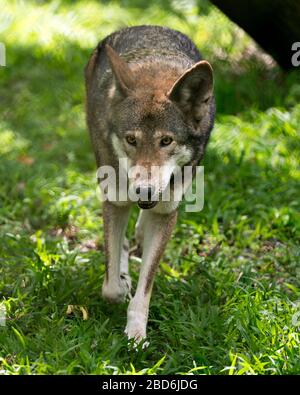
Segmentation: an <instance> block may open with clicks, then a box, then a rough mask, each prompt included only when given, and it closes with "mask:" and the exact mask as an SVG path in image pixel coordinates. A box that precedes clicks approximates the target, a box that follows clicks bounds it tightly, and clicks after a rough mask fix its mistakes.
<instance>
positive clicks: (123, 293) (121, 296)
mask: <svg viewBox="0 0 300 395" xmlns="http://www.w3.org/2000/svg"><path fill="white" fill-rule="evenodd" d="M130 290H131V278H130V276H129V274H125V273H122V274H121V275H120V279H119V283H118V284H110V283H109V282H106V281H104V283H103V286H102V297H103V298H104V299H105V300H107V301H108V302H109V303H123V302H125V300H126V297H127V296H128V297H129V299H131V294H130Z"/></svg>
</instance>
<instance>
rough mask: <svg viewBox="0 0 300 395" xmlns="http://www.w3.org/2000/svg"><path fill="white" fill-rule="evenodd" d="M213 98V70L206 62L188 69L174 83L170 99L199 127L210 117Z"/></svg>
mask: <svg viewBox="0 0 300 395" xmlns="http://www.w3.org/2000/svg"><path fill="white" fill-rule="evenodd" d="M212 96H213V70H212V67H211V65H210V64H209V63H208V62H206V61H205V60H201V61H200V62H198V63H196V64H195V65H194V66H193V67H191V68H190V69H188V70H187V71H186V72H185V73H184V74H182V76H180V77H179V78H178V80H177V81H176V82H175V83H174V85H173V86H172V88H171V90H170V91H169V93H168V97H169V99H170V100H172V101H173V102H174V103H176V104H177V106H178V107H179V108H180V109H181V111H182V112H183V113H184V114H185V116H186V117H187V118H188V119H189V120H191V121H192V122H193V124H194V125H195V126H196V127H198V126H199V124H201V120H202V119H203V118H206V117H205V116H207V115H208V112H209V106H210V102H211V99H212Z"/></svg>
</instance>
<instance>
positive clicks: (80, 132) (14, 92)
mask: <svg viewBox="0 0 300 395" xmlns="http://www.w3.org/2000/svg"><path fill="white" fill-rule="evenodd" d="M198 3H199V4H200V5H199V7H197V6H196V5H195V4H193V2H192V1H191V2H181V1H176V2H174V3H171V2H167V1H165V2H164V3H163V4H164V7H165V8H164V9H161V8H160V5H159V4H160V3H159V2H156V1H154V2H151V5H149V6H148V8H147V10H146V11H145V10H144V9H143V8H142V7H141V4H142V2H141V1H138V0H136V1H133V2H130V1H122V2H103V3H101V2H100V1H96V0H95V1H84V2H83V1H74V2H71V1H44V2H43V1H36V2H34V1H26V2H17V1H4V0H0V7H1V15H0V41H2V42H4V43H5V44H6V47H7V67H5V68H0V113H1V118H0V297H1V300H2V301H3V302H2V303H4V305H5V306H6V309H7V325H6V326H5V327H0V374H1V373H2V374H3V373H4V374H31V373H35V374H43V373H50V374H63V373H66V374H83V373H87V374H90V373H93V374H95V373H96V374H107V373H115V372H117V373H124V372H127V373H136V372H139V373H147V374H151V373H161V374H171V373H188V372H193V373H194V374H299V373H300V336H299V322H300V320H299V319H298V317H299V315H300V286H299V280H300V270H299V267H300V266H299V263H300V249H299V240H300V216H299V211H300V210H299V208H300V207H299V206H300V199H299V195H300V187H299V181H300V170H299V169H300V168H299V157H300V154H299V153H300V139H299V125H300V105H299V104H298V103H299V102H300V77H299V71H297V70H296V71H295V72H293V73H290V74H289V75H284V74H282V73H281V72H280V70H279V69H278V68H277V67H276V65H274V64H273V63H272V62H270V61H269V60H268V59H265V57H263V56H262V54H261V52H260V51H259V50H258V49H257V47H256V46H255V45H254V43H253V42H252V41H251V39H250V38H249V37H247V36H246V35H245V34H244V33H243V32H242V31H241V30H239V29H238V28H237V27H236V26H234V25H233V24H232V23H230V22H229V21H228V20H227V19H226V18H225V17H224V16H223V15H222V14H221V13H220V12H219V11H217V10H216V9H215V8H213V7H211V6H209V5H208V4H207V2H205V1H199V2H198ZM142 23H148V24H151V23H153V24H161V25H167V26H170V27H173V28H176V29H179V30H181V31H183V32H185V33H187V34H189V35H190V36H191V37H192V38H193V39H194V40H195V42H196V43H197V45H198V46H199V48H201V49H202V52H203V54H204V55H205V57H207V58H208V59H209V60H210V61H211V63H212V65H213V67H214V69H215V79H216V96H217V106H218V112H217V120H216V127H215V129H214V132H213V135H212V139H211V142H210V145H209V148H208V150H207V155H206V158H205V161H204V165H205V207H204V210H203V211H202V212H200V213H196V214H195V213H192V214H188V213H185V212H184V210H183V209H182V210H181V213H180V217H179V221H178V224H177V227H176V230H175V232H174V235H173V237H172V240H171V241H170V242H169V244H168V248H167V250H166V253H165V256H164V259H163V262H162V264H161V268H160V271H159V273H158V275H157V278H156V282H155V286H154V292H153V298H152V302H151V309H150V319H149V327H148V335H149V340H150V346H149V347H148V348H147V349H146V350H144V351H142V350H139V351H137V352H135V351H132V350H129V349H128V347H127V341H126V338H125V336H124V334H123V329H124V327H125V321H126V305H120V306H114V307H112V306H110V305H108V304H106V303H105V302H104V301H102V299H101V298H100V289H101V283H102V278H103V273H104V256H103V230H102V219H101V215H100V214H101V204H100V202H99V199H98V197H97V189H96V177H95V174H96V173H95V171H96V168H95V163H94V157H93V155H92V150H91V146H90V142H89V139H88V134H87V131H86V126H85V119H84V86H83V68H84V66H85V64H86V62H87V59H88V56H89V54H90V53H91V51H92V49H93V47H94V46H95V45H96V43H97V41H98V40H100V39H101V38H103V37H104V36H105V35H107V34H108V33H110V32H112V31H114V30H115V29H117V28H119V27H121V26H124V25H134V24H142ZM136 215H137V212H136V211H135V212H134V215H133V218H132V219H131V221H130V229H129V237H130V239H131V242H132V244H133V243H134V240H133V239H132V230H133V226H134V218H136ZM131 269H132V276H133V280H134V285H135V284H136V281H137V278H138V269H139V268H138V264H137V263H136V262H134V261H132V265H131ZM68 305H76V306H78V307H77V309H76V310H75V312H74V313H73V314H71V315H67V314H66V311H67V307H68ZM79 307H83V308H84V309H85V310H86V311H87V312H88V319H87V320H84V319H83V314H82V311H81V310H80V308H79Z"/></svg>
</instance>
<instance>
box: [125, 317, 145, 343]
mask: <svg viewBox="0 0 300 395" xmlns="http://www.w3.org/2000/svg"><path fill="white" fill-rule="evenodd" d="M146 327H147V318H146V317H145V316H144V315H143V314H140V313H135V312H133V311H131V312H128V320H127V325H126V328H125V333H126V334H127V337H128V339H129V340H131V339H133V340H134V347H135V348H136V347H137V345H138V344H139V343H141V342H142V341H143V340H145V339H146ZM148 345H149V343H148V342H144V343H143V346H142V348H145V347H147V346H148Z"/></svg>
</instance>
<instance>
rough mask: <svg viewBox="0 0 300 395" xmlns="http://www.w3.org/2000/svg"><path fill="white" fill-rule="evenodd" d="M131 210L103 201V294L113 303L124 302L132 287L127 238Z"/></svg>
mask: <svg viewBox="0 0 300 395" xmlns="http://www.w3.org/2000/svg"><path fill="white" fill-rule="evenodd" d="M129 211H130V207H129V206H116V205H114V204H112V203H110V202H108V201H105V202H103V221H104V236H105V255H106V272H105V279H104V282H103V286H102V296H103V298H104V299H106V300H107V301H109V302H111V303H120V302H123V301H124V300H125V298H126V296H127V295H128V294H130V289H131V279H130V276H129V273H128V242H127V240H126V239H125V232H126V227H127V223H128V217H129Z"/></svg>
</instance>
